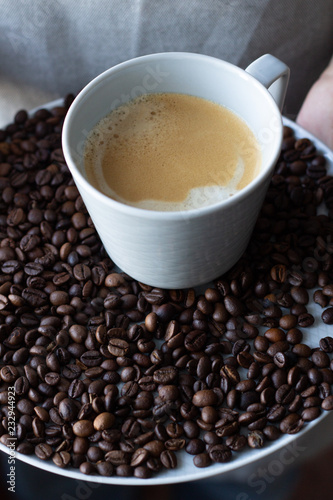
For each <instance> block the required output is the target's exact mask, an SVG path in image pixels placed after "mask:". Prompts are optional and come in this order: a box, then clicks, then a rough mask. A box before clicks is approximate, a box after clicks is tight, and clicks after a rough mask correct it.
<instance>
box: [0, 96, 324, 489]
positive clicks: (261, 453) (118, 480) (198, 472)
mask: <svg viewBox="0 0 333 500" xmlns="http://www.w3.org/2000/svg"><path fill="white" fill-rule="evenodd" d="M62 102H63V101H62V100H57V101H53V102H51V103H48V104H46V105H45V106H44V107H47V108H51V107H54V106H59V105H62ZM34 111H35V110H32V111H31V113H34ZM283 121H284V124H285V125H288V126H289V127H291V128H292V129H293V130H294V132H295V137H296V138H303V137H307V138H309V139H311V140H312V141H313V143H314V144H315V145H316V147H317V149H318V151H319V152H320V153H321V154H323V155H324V156H325V157H326V160H327V168H328V172H329V173H330V174H331V175H332V174H333V152H332V151H330V150H329V149H328V148H327V146H325V145H324V144H323V143H322V142H321V141H319V140H318V139H317V138H316V137H314V136H313V135H312V134H310V133H309V132H307V131H306V130H304V129H303V128H301V127H299V126H298V125H297V124H295V123H294V122H293V121H291V120H289V119H287V118H284V119H283ZM307 308H308V311H309V312H310V313H311V314H312V315H313V316H314V317H315V323H314V325H313V326H312V327H309V328H304V329H303V342H304V343H306V344H308V345H309V346H310V347H317V346H318V345H319V340H320V339H321V338H322V337H326V336H329V335H332V327H331V326H329V325H325V324H324V323H323V322H322V321H321V319H320V315H321V313H322V309H321V307H320V306H318V305H316V304H315V303H313V302H311V303H310V304H309V305H308V306H307ZM327 416H328V412H323V413H322V414H321V416H320V417H319V418H318V419H316V420H315V421H313V422H310V423H306V424H305V425H304V427H303V429H302V430H301V431H300V432H299V433H298V434H294V435H289V434H286V435H282V436H281V437H280V438H279V439H278V440H277V441H273V442H270V443H267V444H266V445H265V447H264V448H261V449H246V450H244V451H241V452H237V453H233V459H232V460H231V461H230V462H228V463H225V464H214V465H211V466H209V467H207V468H205V469H200V468H197V467H195V466H194V465H193V456H192V455H189V454H188V453H186V452H185V451H180V452H177V460H178V466H177V468H176V469H169V470H164V471H163V472H160V473H158V474H156V475H155V476H154V477H152V478H150V479H138V478H134V477H129V478H124V477H116V476H115V477H102V476H86V475H84V474H82V473H80V472H79V471H78V470H77V469H60V468H59V467H57V466H56V465H54V464H53V462H52V461H51V460H50V461H43V460H40V459H38V458H37V457H35V456H26V455H22V454H19V453H16V455H15V457H16V459H18V460H21V461H22V462H25V463H27V464H30V465H32V466H34V467H38V468H40V469H43V470H45V471H49V472H53V473H55V474H59V475H61V476H65V477H70V478H73V479H78V480H84V481H87V480H88V481H91V482H96V483H103V484H117V485H126V486H134V485H140V486H143V485H160V484H171V483H180V482H185V481H193V480H197V479H205V478H210V477H213V476H216V475H220V474H225V473H227V472H230V471H234V470H236V469H239V468H241V467H244V466H246V465H249V464H252V465H253V464H254V463H255V462H257V461H259V460H261V459H264V458H265V457H266V459H267V457H268V456H269V455H272V454H273V453H276V452H277V451H279V450H281V449H282V448H284V447H286V446H287V445H290V444H291V443H293V442H294V441H295V439H298V438H301V437H303V436H304V435H305V434H306V433H308V432H309V431H310V430H311V429H313V428H314V427H315V426H317V425H319V424H320V423H321V422H322V421H323V420H324V419H325V418H326V417H327ZM0 450H2V451H4V452H5V453H7V454H8V453H9V449H8V448H7V447H6V446H4V445H3V444H1V443H0Z"/></svg>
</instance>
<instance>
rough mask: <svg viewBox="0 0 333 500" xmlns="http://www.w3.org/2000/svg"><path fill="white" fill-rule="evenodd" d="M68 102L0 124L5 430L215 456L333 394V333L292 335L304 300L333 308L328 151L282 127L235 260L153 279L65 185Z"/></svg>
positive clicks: (113, 466)
mask: <svg viewBox="0 0 333 500" xmlns="http://www.w3.org/2000/svg"><path fill="white" fill-rule="evenodd" d="M72 100H73V96H71V95H69V96H67V97H66V98H65V101H64V104H63V106H58V107H54V108H53V109H51V110H47V109H40V110H38V111H37V112H36V113H35V114H34V115H33V116H28V114H27V113H26V112H25V111H19V112H18V113H17V114H16V116H15V120H14V122H13V123H12V124H10V125H8V126H7V127H6V128H5V129H4V130H0V269H1V274H0V405H1V406H0V408H1V424H0V436H1V437H0V441H1V443H3V444H4V445H6V446H10V445H11V444H12V442H13V440H14V439H15V446H16V451H17V452H18V453H22V454H25V455H36V456H37V457H38V458H39V459H41V460H52V461H53V462H54V464H56V465H57V466H58V467H61V468H64V467H70V468H75V469H79V470H80V471H81V472H82V473H84V474H100V475H102V476H112V475H117V476H123V477H128V476H135V477H138V478H143V479H144V478H149V477H151V476H152V475H154V474H156V473H158V472H159V471H162V470H165V469H173V468H175V467H177V452H178V451H179V450H185V451H186V452H187V453H188V454H190V455H192V456H193V462H194V464H195V466H197V467H207V466H209V465H210V464H212V463H224V462H227V461H230V460H232V459H233V458H234V457H235V456H236V454H237V453H239V452H241V450H244V449H249V448H254V449H258V448H262V447H263V446H266V445H267V443H269V442H270V441H272V440H276V439H278V438H279V437H280V436H281V435H282V434H285V433H288V434H294V433H297V432H298V431H300V430H301V429H302V428H303V426H304V425H306V423H307V422H310V421H312V420H314V419H316V418H317V417H319V415H320V414H321V412H322V410H331V409H333V395H332V384H333V371H332V370H333V362H332V361H331V355H330V353H332V351H333V338H332V337H326V338H322V339H321V340H320V343H319V345H318V347H317V348H311V347H309V346H308V345H306V344H305V343H304V342H303V333H302V332H303V331H304V329H305V328H307V327H309V326H311V325H313V323H314V321H315V318H314V316H313V315H312V314H311V313H310V312H309V311H308V307H307V306H308V304H309V303H315V307H316V308H317V309H318V311H320V312H319V313H318V317H320V316H321V319H320V318H319V319H316V321H323V322H324V323H325V324H327V325H331V324H333V241H332V236H333V222H332V215H333V177H332V176H329V175H327V172H326V165H325V157H324V156H323V155H321V154H320V152H318V151H317V150H316V147H315V146H314V144H313V143H312V142H311V141H310V140H308V139H306V138H304V139H296V138H295V137H294V135H293V130H292V129H291V128H288V127H285V129H284V140H283V145H282V151H281V156H280V159H279V161H278V163H277V166H276V171H275V174H274V176H273V178H272V181H271V185H270V188H269V191H268V193H267V197H266V199H265V202H264V204H263V207H262V210H261V213H260V216H259V218H258V221H257V224H256V228H255V231H254V233H253V236H252V239H251V242H250V244H249V246H248V249H247V251H246V253H245V254H244V256H243V257H242V258H241V259H240V261H239V262H238V263H237V265H235V266H234V268H233V269H231V271H230V272H228V273H227V274H226V275H224V276H222V277H220V278H219V279H217V280H216V281H215V283H214V284H212V285H211V286H209V287H207V288H206V289H205V290H204V291H202V292H201V291H200V292H198V291H195V290H194V289H188V290H163V289H159V288H153V287H151V286H147V285H145V284H143V283H139V282H137V281H135V280H133V279H132V278H131V277H130V276H127V275H126V274H124V273H122V272H117V271H116V270H115V268H114V266H113V263H112V261H111V260H110V258H109V257H108V256H107V254H106V253H105V251H104V249H103V246H102V244H101V242H100V240H99V238H98V235H97V234H96V231H95V229H94V226H93V224H92V221H91V219H90V217H89V215H88V213H87V211H86V208H85V206H84V204H83V202H82V199H81V197H80V195H79V193H78V191H77V188H76V186H75V185H74V182H73V180H72V178H71V175H70V173H69V171H68V168H67V166H66V163H65V161H64V157H63V153H62V150H61V129H62V123H63V120H64V117H65V114H66V112H67V109H68V107H69V106H70V104H71V102H72ZM323 203H326V212H325V214H322V213H321V211H320V210H319V206H320V205H322V204H323ZM13 398H14V400H15V404H14V405H13ZM13 420H14V421H15V428H14V430H13V425H12V424H13Z"/></svg>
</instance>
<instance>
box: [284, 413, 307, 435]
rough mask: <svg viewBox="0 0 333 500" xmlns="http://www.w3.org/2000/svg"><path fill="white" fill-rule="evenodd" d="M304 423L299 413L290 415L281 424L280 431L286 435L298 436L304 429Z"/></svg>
mask: <svg viewBox="0 0 333 500" xmlns="http://www.w3.org/2000/svg"><path fill="white" fill-rule="evenodd" d="M303 424H304V421H303V419H302V418H301V417H300V415H298V414H297V413H290V414H289V415H287V416H286V417H284V418H283V420H282V421H281V422H280V430H281V431H282V432H283V433H284V434H296V433H297V432H299V431H300V430H301V429H302V427H303Z"/></svg>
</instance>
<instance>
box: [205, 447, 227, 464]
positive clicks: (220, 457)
mask: <svg viewBox="0 0 333 500" xmlns="http://www.w3.org/2000/svg"><path fill="white" fill-rule="evenodd" d="M209 457H210V459H211V460H212V461H213V462H216V463H225V462H229V461H230V460H231V458H232V452H231V449H230V448H229V447H228V446H226V445H224V444H216V445H213V446H211V447H210V449H209Z"/></svg>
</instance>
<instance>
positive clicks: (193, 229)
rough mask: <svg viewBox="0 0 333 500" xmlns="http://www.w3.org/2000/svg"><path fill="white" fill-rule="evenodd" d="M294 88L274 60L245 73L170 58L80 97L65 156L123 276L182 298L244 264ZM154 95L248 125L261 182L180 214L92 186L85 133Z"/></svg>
mask: <svg viewBox="0 0 333 500" xmlns="http://www.w3.org/2000/svg"><path fill="white" fill-rule="evenodd" d="M288 79H289V69H288V67H287V66H286V65H285V64H284V63H282V62H281V61H280V60H279V59H276V58H275V57H274V56H271V55H269V54H266V55H264V56H262V57H261V58H259V59H257V60H256V61H255V62H253V63H252V64H251V65H250V66H249V67H248V68H247V69H246V70H245V71H244V70H242V69H240V68H238V67H236V66H234V65H232V64H230V63H228V62H225V61H222V60H219V59H216V58H213V57H209V56H205V55H199V54H193V53H182V52H176V53H174V52H167V53H162V54H152V55H148V56H143V57H138V58H136V59H132V60H130V61H127V62H124V63H122V64H119V65H117V66H114V67H112V68H111V69H109V70H107V71H105V72H104V73H102V74H101V75H99V76H98V77H97V78H95V79H94V80H93V81H92V82H90V83H89V84H88V85H87V86H86V87H85V88H84V89H83V90H82V91H81V92H80V94H79V95H78V96H77V97H76V99H75V100H74V102H73V104H72V106H71V107H70V109H69V111H68V113H67V116H66V119H65V123H64V127H63V136H62V141H63V151H64V155H65V159H66V161H67V164H68V167H69V169H70V171H71V173H72V175H73V178H74V181H75V183H76V185H77V187H78V190H79V192H80V194H81V196H82V198H83V201H84V203H85V204H86V207H87V210H88V212H89V214H90V216H91V218H92V220H93V222H94V225H95V227H96V230H97V232H98V234H99V236H100V238H101V240H102V242H103V244H104V247H105V249H106V251H107V253H108V254H109V256H110V257H111V259H112V260H113V261H114V262H115V264H117V265H118V266H119V268H120V269H121V270H123V271H125V272H126V273H127V274H129V275H130V276H132V277H133V278H134V279H136V280H138V281H140V282H143V283H146V284H148V285H152V286H155V287H162V288H171V289H172V288H173V289H177V288H187V287H193V286H197V285H200V284H204V283H208V282H209V281H211V280H213V279H214V278H217V277H218V276H220V275H222V274H223V273H225V272H226V271H228V270H229V269H230V268H231V267H232V266H233V265H234V264H235V263H236V262H237V260H238V259H239V258H240V257H241V255H242V254H243V252H244V250H245V249H246V246H247V244H248V242H249V239H250V236H251V233H252V230H253V227H254V224H255V221H256V219H257V216H258V213H259V210H260V207H261V205H262V202H263V200H264V197H265V193H266V191H267V188H268V185H269V182H270V178H271V176H272V173H273V170H274V166H275V164H276V161H277V159H278V156H279V153H280V147H281V141H282V132H283V126H282V118H281V112H280V109H281V108H282V105H283V102H284V97H285V93H286V89H287V85H288ZM157 92H175V93H182V94H189V95H195V96H198V97H202V98H205V99H208V100H211V101H214V102H216V103H218V104H221V105H223V106H226V107H227V108H229V109H231V110H232V111H234V112H235V113H237V114H238V115H239V116H240V117H242V118H243V119H244V120H245V121H246V123H247V124H248V125H249V127H250V128H251V129H252V131H253V132H254V134H255V136H256V137H257V140H258V142H259V144H260V146H261V150H262V165H261V169H260V173H259V175H257V177H256V178H255V179H254V180H253V181H252V182H251V183H250V184H249V185H247V186H246V187H245V188H244V189H242V190H240V191H239V192H237V193H236V194H235V195H234V196H232V197H230V198H229V199H228V200H225V201H221V202H219V203H216V204H215V205H210V206H206V207H203V208H198V209H195V210H189V211H179V212H162V211H152V210H144V209H140V208H136V207H132V206H129V205H125V204H123V203H120V202H118V201H115V200H112V199H111V198H109V197H107V196H105V195H104V194H102V193H101V192H100V191H98V190H97V189H96V188H94V187H93V186H92V185H91V184H89V182H88V181H87V179H86V177H85V173H84V167H83V150H84V145H85V140H86V137H87V135H88V133H89V132H90V131H91V129H92V128H93V127H94V126H95V125H96V123H97V122H98V121H99V120H100V119H101V118H103V117H104V116H106V115H107V114H108V113H109V112H110V111H111V110H112V109H115V108H116V107H118V106H119V105H121V104H123V103H125V102H127V101H129V100H132V99H134V98H135V97H137V96H139V95H142V94H147V93H148V94H149V93H157ZM133 182H135V180H134V179H133Z"/></svg>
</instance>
